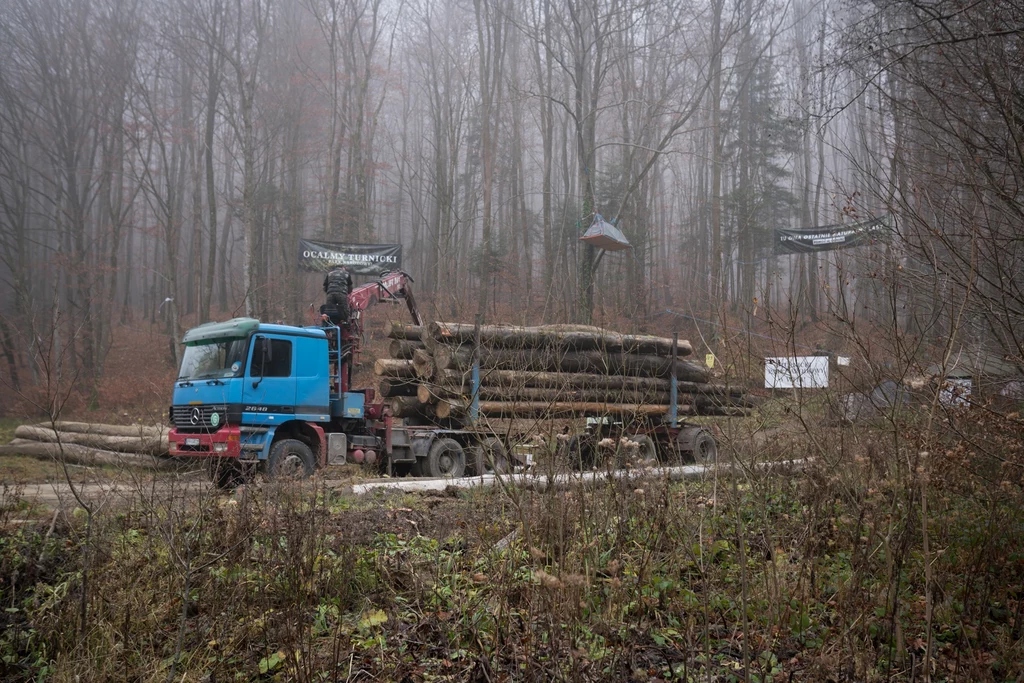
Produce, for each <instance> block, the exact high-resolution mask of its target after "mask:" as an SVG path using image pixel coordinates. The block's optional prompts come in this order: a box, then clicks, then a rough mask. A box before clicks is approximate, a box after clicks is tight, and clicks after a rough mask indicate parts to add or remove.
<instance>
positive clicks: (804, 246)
mask: <svg viewBox="0 0 1024 683" xmlns="http://www.w3.org/2000/svg"><path fill="white" fill-rule="evenodd" d="M891 231H892V216H891V215H888V214H887V215H885V216H882V217H881V218H872V219H871V220H868V221H861V222H860V223H852V224H850V225H822V226H819V227H817V228H801V229H799V230H779V229H776V230H775V253H776V254H805V253H809V252H816V251H832V250H833V249H848V248H849V247H860V246H864V245H865V244H871V243H872V242H873V241H874V240H876V239H881V238H884V237H886V236H887V235H888V234H889V233H890V232H891Z"/></svg>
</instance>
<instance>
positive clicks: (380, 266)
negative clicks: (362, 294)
mask: <svg viewBox="0 0 1024 683" xmlns="http://www.w3.org/2000/svg"><path fill="white" fill-rule="evenodd" d="M335 266H345V267H346V268H348V270H349V272H351V273H352V274H353V275H372V276H374V277H376V276H378V275H380V272H381V271H382V270H398V269H400V268H401V267H402V245H401V244H340V243H338V242H321V241H317V240H307V239H300V240H299V267H300V268H302V269H303V270H312V271H316V272H321V273H324V272H327V271H328V270H330V269H331V268H333V267H335Z"/></svg>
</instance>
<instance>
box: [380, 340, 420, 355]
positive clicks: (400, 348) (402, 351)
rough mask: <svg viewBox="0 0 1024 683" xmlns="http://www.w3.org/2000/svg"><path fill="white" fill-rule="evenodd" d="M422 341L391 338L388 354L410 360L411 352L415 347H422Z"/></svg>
mask: <svg viewBox="0 0 1024 683" xmlns="http://www.w3.org/2000/svg"><path fill="white" fill-rule="evenodd" d="M422 348H423V342H419V341H411V340H408V339H392V340H391V343H390V344H388V355H390V356H391V357H392V358H400V359H402V360H412V354H413V352H414V351H415V350H416V349H422Z"/></svg>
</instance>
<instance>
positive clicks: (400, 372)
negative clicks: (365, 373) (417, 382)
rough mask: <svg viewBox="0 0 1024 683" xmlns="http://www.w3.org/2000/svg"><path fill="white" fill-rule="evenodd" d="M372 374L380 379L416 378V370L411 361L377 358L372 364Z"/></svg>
mask: <svg viewBox="0 0 1024 683" xmlns="http://www.w3.org/2000/svg"><path fill="white" fill-rule="evenodd" d="M373 374H375V375H378V376H380V377H395V378H398V379H411V378H413V377H415V376H416V368H414V367H413V364H412V361H411V360H397V359H395V358H378V359H377V360H376V361H375V362H374V364H373Z"/></svg>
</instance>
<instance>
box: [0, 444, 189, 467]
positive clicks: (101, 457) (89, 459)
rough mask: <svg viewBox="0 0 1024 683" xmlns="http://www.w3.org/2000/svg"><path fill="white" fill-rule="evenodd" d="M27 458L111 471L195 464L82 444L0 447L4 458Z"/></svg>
mask: <svg viewBox="0 0 1024 683" xmlns="http://www.w3.org/2000/svg"><path fill="white" fill-rule="evenodd" d="M4 455H24V456H27V457H32V458H36V459H39V460H55V461H57V460H63V461H64V462H66V463H68V464H70V465H87V466H92V467H96V466H101V465H107V466H111V467H125V466H129V467H137V468H140V469H146V470H180V469H184V468H188V467H189V466H190V465H192V464H193V463H188V462H182V461H180V460H176V459H172V458H161V457H157V456H154V455H148V454H144V453H115V452H113V451H107V450H103V449H99V448H89V447H88V446H81V445H79V444H73V443H65V444H63V446H61V445H58V444H55V443H43V442H41V441H30V440H20V439H19V440H16V442H15V441H12V442H11V443H9V444H7V445H6V446H0V456H4Z"/></svg>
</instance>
